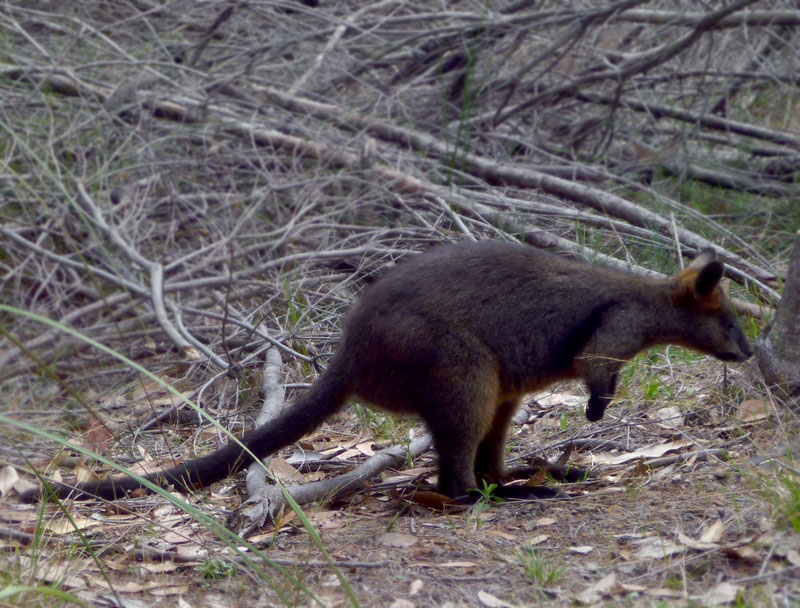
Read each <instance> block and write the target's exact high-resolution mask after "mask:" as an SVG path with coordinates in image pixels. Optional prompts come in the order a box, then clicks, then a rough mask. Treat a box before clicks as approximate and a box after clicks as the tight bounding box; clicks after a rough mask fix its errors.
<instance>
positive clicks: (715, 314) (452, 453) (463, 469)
mask: <svg viewBox="0 0 800 608" xmlns="http://www.w3.org/2000/svg"><path fill="white" fill-rule="evenodd" d="M723 270H724V269H723V265H722V264H721V263H720V262H718V261H716V260H715V255H714V252H713V250H706V251H704V252H703V253H701V254H700V255H699V256H698V257H697V259H696V260H695V261H694V263H692V264H691V266H689V267H688V268H687V269H686V270H684V271H682V272H680V273H679V274H677V275H675V276H673V277H670V278H667V279H649V278H641V277H637V276H633V275H630V274H624V273H620V272H614V271H611V270H608V269H603V268H598V267H594V266H590V265H588V264H581V263H576V262H571V261H567V260H564V259H561V258H558V257H555V256H552V255H549V254H545V253H541V252H539V251H536V250H534V249H532V248H530V247H526V246H522V245H514V244H509V243H496V242H484V243H461V244H457V245H447V246H442V247H438V248H436V249H433V250H431V251H430V252H428V253H425V254H423V255H420V256H417V257H414V258H413V259H411V260H409V261H405V262H403V263H401V264H400V265H398V267H397V268H395V269H393V270H391V271H390V272H387V273H386V275H385V276H384V277H382V278H381V279H380V280H378V281H376V282H375V283H374V284H373V285H371V286H370V287H368V288H367V289H366V290H365V292H364V294H363V296H362V297H361V299H360V301H359V302H358V304H356V305H355V306H354V307H353V309H352V312H351V313H350V315H349V319H348V321H347V323H346V329H345V331H344V334H343V337H342V342H341V346H340V347H339V350H338V352H337V353H336V354H335V355H334V357H333V358H332V360H331V361H330V364H329V366H328V369H327V371H326V372H325V374H324V375H323V376H322V377H321V378H320V379H319V380H318V381H317V382H316V383H315V384H314V385H313V386H312V387H311V388H310V389H309V390H308V392H306V393H305V394H304V395H303V396H302V397H301V398H300V400H299V401H297V402H296V403H295V404H294V405H292V406H291V407H290V408H289V409H288V410H287V411H286V412H285V413H284V414H283V415H281V416H280V418H278V419H277V420H275V421H273V422H271V423H269V424H267V425H266V426H264V427H262V428H260V429H258V430H256V431H254V432H253V433H251V434H250V435H248V436H246V437H245V439H244V440H243V442H244V444H245V445H246V446H247V448H248V449H249V450H250V451H251V452H252V453H253V454H255V456H256V457H259V458H262V457H264V456H267V455H268V454H271V453H272V452H274V451H275V450H277V449H279V448H281V447H283V446H286V445H289V444H291V443H293V442H295V441H297V440H298V439H300V437H302V436H303V435H304V434H306V433H308V432H309V431H311V430H313V429H314V428H315V427H317V426H318V425H319V424H321V423H322V421H323V420H325V419H326V418H327V417H328V416H330V415H331V414H333V413H334V412H336V411H337V410H339V409H340V408H341V407H342V406H343V405H344V403H345V402H346V401H347V399H348V398H349V397H350V396H356V397H358V398H360V399H362V400H364V401H365V402H367V403H370V404H373V405H374V406H376V407H380V408H383V409H387V410H390V411H392V412H407V413H410V414H417V415H419V416H420V417H422V419H423V420H424V421H425V422H426V424H427V425H428V427H429V428H430V430H431V431H432V433H433V436H434V440H435V444H436V449H437V451H438V453H439V487H440V491H441V492H442V493H444V494H446V495H448V496H451V497H461V496H464V495H465V494H466V492H467V490H468V489H469V488H474V487H477V485H478V479H479V478H488V479H490V480H495V481H502V480H503V479H504V478H505V477H506V471H505V466H504V441H505V435H506V429H507V427H508V425H509V421H510V420H511V417H512V416H513V414H514V412H515V411H516V409H517V406H518V405H519V402H520V399H521V398H522V396H523V395H525V394H526V393H529V392H532V391H536V390H540V389H542V388H544V387H546V386H548V385H549V384H552V383H553V382H556V381H559V380H566V379H570V378H577V379H582V380H583V381H585V382H586V384H587V386H588V388H589V391H590V397H589V403H588V405H587V408H586V417H587V418H588V419H589V420H592V421H595V420H599V419H600V418H602V416H603V412H604V411H605V409H606V406H607V405H608V404H609V402H610V401H611V399H612V397H613V394H614V389H615V385H616V380H617V373H618V371H619V369H620V367H621V366H622V365H623V363H624V362H625V361H626V360H628V359H630V358H631V357H632V356H634V355H635V354H636V353H638V352H639V351H641V350H643V349H646V348H648V347H650V346H653V345H656V344H680V345H683V346H688V347H690V348H693V349H695V350H698V351H701V352H704V353H708V354H710V355H713V356H715V357H717V358H719V359H722V360H724V361H744V360H745V359H747V358H748V357H750V355H751V354H752V348H751V346H750V344H749V343H748V341H747V339H746V338H745V336H744V334H743V333H742V330H741V328H740V327H739V324H738V322H737V320H736V315H735V313H734V311H733V309H732V307H731V304H730V302H729V301H728V299H727V297H726V296H725V294H724V293H723V291H722V289H721V288H720V286H719V281H720V279H721V277H722V274H723ZM251 460H252V458H251V456H250V455H249V454H247V453H246V452H245V451H243V450H242V449H241V448H240V447H239V445H237V444H235V443H231V444H230V445H228V446H227V447H224V448H222V449H220V450H218V451H216V452H214V453H212V454H210V455H208V456H205V457H203V458H198V459H196V460H192V461H189V462H186V463H184V464H182V465H180V466H177V467H175V468H173V469H169V470H168V471H163V472H160V473H154V474H153V475H151V476H150V477H148V479H150V480H151V481H153V482H154V483H157V484H159V485H162V486H165V485H168V484H174V485H175V486H178V487H180V486H187V487H202V486H207V485H209V484H211V483H213V482H215V481H218V480H220V479H223V478H224V477H226V476H228V475H230V474H232V473H234V472H236V471H238V470H240V469H241V468H242V467H244V466H246V465H248V464H249V463H250V462H251ZM137 487H140V486H139V484H138V483H137V482H136V481H135V480H133V479H130V478H116V479H106V480H104V481H100V482H91V483H87V484H83V485H81V486H79V488H78V492H85V493H87V494H90V495H95V496H100V497H103V498H114V497H119V496H122V495H123V494H124V492H125V491H126V490H131V489H134V488H137ZM54 490H55V491H56V492H57V493H58V494H59V495H62V496H66V495H68V494H69V493H70V492H74V491H75V490H73V489H72V488H70V487H69V486H63V485H55V486H54ZM37 496H38V491H37V492H31V493H29V494H28V495H26V496H24V497H23V498H25V499H28V500H33V499H35V498H36V497H37Z"/></svg>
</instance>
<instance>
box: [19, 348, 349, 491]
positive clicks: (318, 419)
mask: <svg viewBox="0 0 800 608" xmlns="http://www.w3.org/2000/svg"><path fill="white" fill-rule="evenodd" d="M338 367H339V366H338V365H336V364H334V362H332V364H331V365H329V367H328V370H327V371H326V373H325V374H323V376H322V377H321V378H320V379H319V380H318V381H317V382H315V383H314V384H313V385H312V386H311V388H309V389H308V391H307V392H306V393H305V394H304V395H303V396H302V397H301V398H300V400H298V401H297V402H296V403H294V404H293V405H291V406H290V407H289V408H288V409H287V410H286V411H284V412H283V413H282V414H281V415H280V416H279V417H278V418H277V419H275V420H273V421H272V422H269V423H267V424H265V425H264V426H262V427H261V428H259V429H256V430H255V431H253V432H252V433H250V434H249V435H246V436H245V437H244V438H242V440H241V442H242V443H243V444H244V445H245V446H246V447H247V450H249V452H251V453H252V455H251V454H250V453H248V452H247V451H246V450H244V449H242V447H241V446H240V445H239V443H237V442H234V441H231V442H230V443H229V444H228V445H227V446H225V447H224V448H220V449H219V450H217V451H216V452H214V453H212V454H209V455H208V456H203V457H202V458H198V459H196V460H190V461H188V462H185V463H183V464H181V465H178V466H177V467H174V468H172V469H168V470H166V471H159V472H157V473H153V474H151V475H148V476H147V477H146V479H147V480H148V481H151V482H153V483H154V484H156V485H159V486H161V487H168V486H170V485H174V486H175V487H176V488H201V487H204V486H207V485H210V484H212V483H214V482H215V481H219V480H220V479H224V478H225V477H228V476H229V475H232V474H233V473H236V472H237V471H239V470H241V469H242V468H243V467H246V466H247V465H249V464H250V463H251V462H253V456H255V457H256V458H264V457H265V456H267V455H269V454H271V453H272V452H274V451H276V450H278V449H280V448H282V447H284V446H287V445H289V444H291V443H294V442H295V441H297V440H298V439H300V438H301V437H302V436H303V435H305V434H306V433H308V432H309V431H311V430H313V429H315V428H316V427H318V426H319V425H320V424H322V422H323V421H324V420H325V419H326V418H327V417H328V416H330V415H332V414H334V413H335V412H336V411H338V410H339V409H340V408H341V407H342V406H343V405H344V403H345V401H346V400H347V398H348V397H349V396H350V390H349V387H348V386H347V385H346V383H345V382H344V381H343V377H344V375H343V374H342V373H341V371H340V369H338ZM140 487H141V488H143V487H144V486H142V485H141V484H140V483H139V482H138V481H136V480H135V479H133V478H131V477H118V478H108V479H104V480H102V481H98V482H89V483H84V484H80V485H78V486H77V487H72V486H69V485H63V484H51V488H52V490H53V492H55V493H56V494H57V495H58V496H59V497H66V496H70V495H71V496H73V497H75V498H79V499H80V498H91V497H99V498H106V499H114V498H122V497H124V496H125V492H126V491H128V490H135V489H136V488H140ZM40 496H41V492H40V490H39V489H38V488H37V489H36V490H31V491H28V492H25V493H23V494H22V495H21V500H23V501H24V502H33V501H35V500H37V499H38V498H39V497H40Z"/></svg>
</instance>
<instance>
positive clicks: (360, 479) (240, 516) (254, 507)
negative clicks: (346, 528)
mask: <svg viewBox="0 0 800 608" xmlns="http://www.w3.org/2000/svg"><path fill="white" fill-rule="evenodd" d="M432 443H433V438H432V436H431V435H430V434H429V433H426V434H425V435H423V436H422V437H420V438H419V439H415V440H414V441H412V442H411V444H410V445H408V446H405V445H395V446H392V447H390V448H386V449H385V450H381V451H380V452H377V453H376V454H373V455H372V456H370V457H369V458H368V459H367V460H366V461H364V462H363V463H362V464H360V465H359V466H357V467H356V468H355V469H353V470H352V471H348V472H347V473H345V474H343V475H340V476H338V477H332V478H330V479H325V480H322V481H315V482H312V483H308V484H304V485H298V486H291V487H288V488H285V491H286V492H288V494H289V495H290V496H291V497H292V498H293V499H294V501H295V502H296V503H297V504H299V505H304V504H307V503H310V502H316V501H319V500H326V499H327V500H330V499H333V498H336V497H337V496H341V495H343V494H346V493H348V492H352V491H354V490H356V489H358V488H361V487H363V486H365V485H366V484H367V482H368V481H369V480H370V479H372V478H373V477H375V476H376V475H378V474H379V473H381V472H382V471H384V470H386V469H388V468H390V467H396V466H400V465H401V464H402V463H403V462H404V461H405V460H406V459H407V458H408V457H409V456H411V457H412V458H416V457H418V456H420V455H421V454H422V453H423V452H425V451H426V450H428V448H430V447H431V445H432ZM285 506H286V498H285V497H284V495H283V492H282V491H281V488H280V487H279V486H268V487H266V488H265V489H264V491H263V493H261V494H260V495H259V496H255V497H253V498H251V499H248V501H247V502H245V503H244V504H243V505H242V506H241V507H240V508H239V509H238V510H237V511H236V512H234V514H233V515H232V516H231V518H230V519H229V520H228V526H229V527H234V528H237V529H241V534H242V535H245V534H247V533H248V532H250V531H251V530H253V529H255V526H253V525H251V526H250V527H246V528H245V527H243V526H242V524H241V522H242V521H244V520H247V521H251V522H257V521H261V522H264V521H266V520H267V519H270V518H273V517H275V515H277V514H278V512H279V511H280V510H281V509H282V508H284V507H285ZM251 511H252V512H251Z"/></svg>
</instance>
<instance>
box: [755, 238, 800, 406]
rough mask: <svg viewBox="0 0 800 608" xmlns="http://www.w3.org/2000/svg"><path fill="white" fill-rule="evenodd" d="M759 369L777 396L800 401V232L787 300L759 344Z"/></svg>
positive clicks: (787, 284) (788, 276)
mask: <svg viewBox="0 0 800 608" xmlns="http://www.w3.org/2000/svg"><path fill="white" fill-rule="evenodd" d="M756 357H757V360H758V367H759V368H760V369H761V373H762V374H763V376H764V380H766V382H767V385H768V386H769V387H770V388H771V389H772V390H773V391H774V394H775V395H776V396H777V397H778V398H780V399H782V400H784V401H786V402H787V403H788V402H792V401H794V402H795V404H797V400H798V398H800V231H798V232H797V234H796V238H795V243H794V249H793V250H792V257H791V259H790V260H789V271H788V272H787V274H786V282H785V283H784V286H783V297H782V298H781V301H780V304H778V310H777V312H776V313H775V320H774V321H773V323H772V325H771V326H767V327H765V328H764V330H763V331H762V332H761V335H760V336H759V337H758V340H756Z"/></svg>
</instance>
